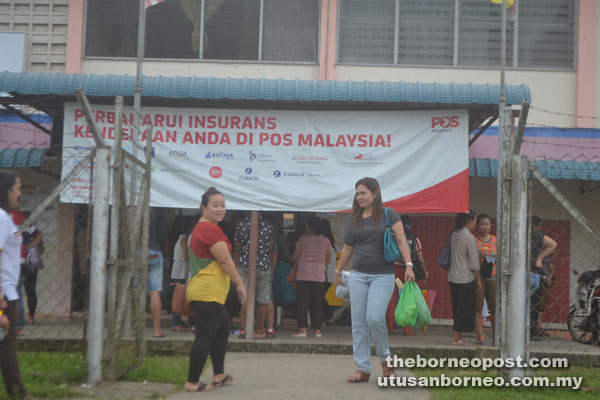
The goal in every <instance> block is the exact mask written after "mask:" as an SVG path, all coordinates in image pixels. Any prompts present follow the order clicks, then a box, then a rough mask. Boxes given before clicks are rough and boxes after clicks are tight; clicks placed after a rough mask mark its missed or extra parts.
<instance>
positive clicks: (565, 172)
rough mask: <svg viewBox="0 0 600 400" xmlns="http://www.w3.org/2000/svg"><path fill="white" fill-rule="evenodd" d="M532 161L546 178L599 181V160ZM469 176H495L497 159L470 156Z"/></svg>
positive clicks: (496, 174) (496, 173)
mask: <svg viewBox="0 0 600 400" xmlns="http://www.w3.org/2000/svg"><path fill="white" fill-rule="evenodd" d="M533 163H534V164H535V166H536V167H537V168H538V169H539V170H540V172H541V173H542V174H544V176H546V177H547V178H548V179H579V180H586V181H600V162H581V161H559V160H534V161H533ZM469 176H478V177H481V178H495V177H497V176H498V160H496V159H493V158H470V159H469Z"/></svg>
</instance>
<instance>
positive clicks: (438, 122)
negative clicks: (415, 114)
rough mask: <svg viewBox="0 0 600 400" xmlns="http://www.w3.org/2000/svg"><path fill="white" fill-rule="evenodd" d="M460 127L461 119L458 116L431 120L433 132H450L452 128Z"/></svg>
mask: <svg viewBox="0 0 600 400" xmlns="http://www.w3.org/2000/svg"><path fill="white" fill-rule="evenodd" d="M459 126H460V117H459V116H458V115H452V116H442V117H432V118H431V132H450V130H451V128H458V127H459Z"/></svg>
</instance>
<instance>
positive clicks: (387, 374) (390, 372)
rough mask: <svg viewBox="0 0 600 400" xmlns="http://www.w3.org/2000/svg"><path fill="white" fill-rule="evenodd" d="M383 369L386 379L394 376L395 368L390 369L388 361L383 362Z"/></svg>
mask: <svg viewBox="0 0 600 400" xmlns="http://www.w3.org/2000/svg"><path fill="white" fill-rule="evenodd" d="M381 369H383V376H384V378H389V377H390V376H394V368H392V367H388V365H387V361H382V362H381Z"/></svg>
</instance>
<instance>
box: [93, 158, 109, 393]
mask: <svg viewBox="0 0 600 400" xmlns="http://www.w3.org/2000/svg"><path fill="white" fill-rule="evenodd" d="M110 151H111V150H110V147H97V148H96V165H95V167H94V188H93V192H94V194H93V201H94V217H93V218H94V219H93V225H94V229H93V233H92V245H91V247H92V252H91V253H92V254H91V271H90V272H91V273H90V301H89V304H90V306H89V317H88V326H87V332H88V345H87V353H88V383H91V384H93V383H96V382H98V381H100V380H102V354H103V345H104V343H103V341H104V300H105V295H106V256H107V250H108V219H109V205H108V195H109V188H110Z"/></svg>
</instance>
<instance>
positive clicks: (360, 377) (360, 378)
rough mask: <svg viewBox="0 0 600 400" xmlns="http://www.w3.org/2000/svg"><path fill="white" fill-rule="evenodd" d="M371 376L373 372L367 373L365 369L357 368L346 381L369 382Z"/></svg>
mask: <svg viewBox="0 0 600 400" xmlns="http://www.w3.org/2000/svg"><path fill="white" fill-rule="evenodd" d="M370 377H371V374H367V373H366V372H363V371H361V370H359V369H357V370H356V372H355V373H354V374H352V375H350V376H349V377H348V378H347V379H346V382H348V383H361V382H369V378H370Z"/></svg>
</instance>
